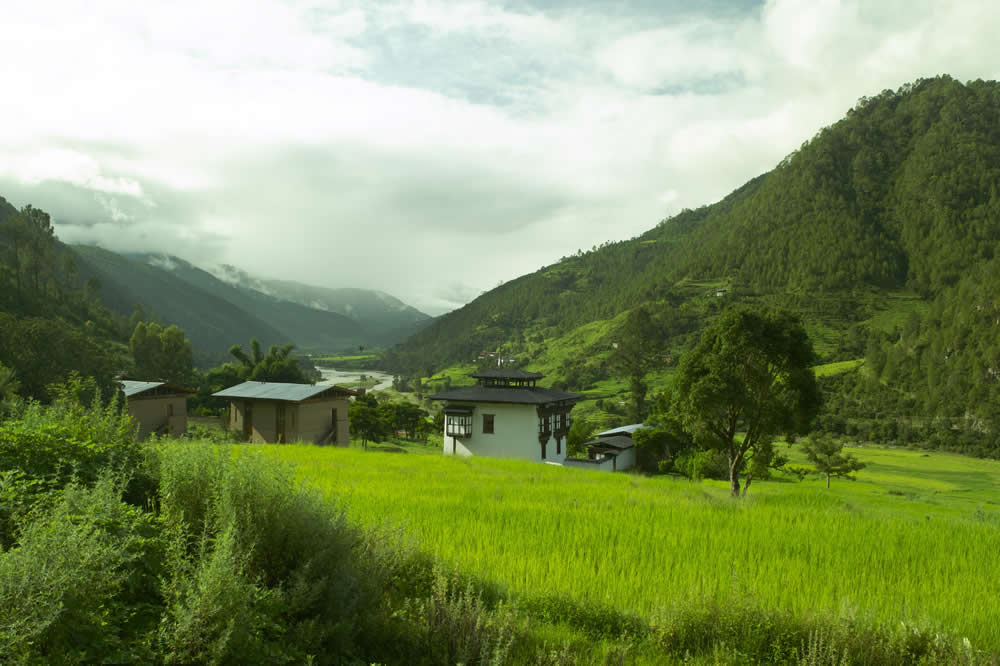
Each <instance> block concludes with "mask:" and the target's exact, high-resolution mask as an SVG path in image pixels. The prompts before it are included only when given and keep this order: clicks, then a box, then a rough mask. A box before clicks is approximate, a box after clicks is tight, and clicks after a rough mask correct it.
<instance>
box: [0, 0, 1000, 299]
mask: <svg viewBox="0 0 1000 666" xmlns="http://www.w3.org/2000/svg"><path fill="white" fill-rule="evenodd" d="M610 7H611V6H610V5H609V6H606V7H605V6H601V5H590V6H589V7H584V6H581V7H578V8H570V9H565V8H563V9H560V10H558V11H557V10H554V9H548V8H546V7H543V6H535V7H531V6H523V7H521V8H520V9H518V10H513V9H510V8H509V7H505V6H503V5H501V4H499V3H495V2H488V1H486V0H478V1H467V2H460V3H453V2H444V1H443V0H398V1H395V2H386V3H360V2H353V1H350V2H348V1H345V2H332V1H331V2H325V1H321V0H310V1H307V0H294V1H293V0H289V1H288V2H282V1H279V0H266V1H262V2H255V3H253V5H252V6H250V5H247V4H246V3H241V2H236V1H235V0H214V1H211V2H193V0H182V1H175V0H171V1H166V0H157V1H155V2H142V3H135V2H126V1H124V0H122V1H120V2H113V1H103V2H94V3H83V4H81V3H77V2H75V0H64V1H62V2H56V1H54V0H53V1H51V2H36V3H15V4H14V5H12V6H11V7H9V8H5V13H4V21H3V24H2V25H0V79H2V80H3V81H4V82H5V91H6V99H8V100H10V103H8V104H5V105H4V110H3V114H2V116H3V117H2V119H3V122H0V155H3V157H2V158H0V195H3V196H7V198H8V199H11V200H12V201H14V200H15V198H19V199H20V200H18V201H15V203H17V204H18V205H23V204H24V203H28V202H30V203H33V204H34V205H36V206H39V207H42V208H45V209H46V210H50V212H53V214H54V215H56V219H57V222H59V227H58V229H59V233H60V235H61V236H64V237H67V239H71V240H93V239H100V240H102V241H104V242H105V243H106V244H109V245H111V244H114V246H115V247H117V248H119V249H137V250H138V249H149V250H159V249H160V247H157V246H162V245H163V239H164V237H165V235H167V236H169V237H170V238H176V239H177V243H176V244H175V245H173V246H174V247H177V248H179V249H178V250H177V252H178V253H181V254H183V255H184V256H186V257H187V258H190V259H192V260H195V261H203V262H206V263H231V264H234V265H237V266H240V267H242V268H245V269H248V270H250V271H251V272H260V273H263V274H266V275H269V276H274V277H285V278H291V279H299V280H303V281H307V282H313V283H318V284H325V285H328V286H371V287H376V288H379V289H382V290H384V291H386V292H389V293H392V294H395V295H397V296H400V297H402V298H404V299H405V300H408V301H410V302H413V303H415V304H416V305H418V306H421V305H422V306H424V307H428V308H430V309H433V310H435V311H438V310H439V309H440V308H441V307H443V306H444V304H446V303H447V304H454V303H456V302H458V301H456V300H455V299H458V300H461V299H463V298H468V297H469V296H470V295H474V294H476V293H478V291H479V290H481V289H484V288H489V287H491V286H494V285H495V284H496V283H497V282H498V281H500V280H506V279H510V278H512V277H515V276H516V275H518V274H521V273H524V272H527V271H530V270H533V269H535V268H537V267H538V266H539V265H541V264H546V263H551V262H552V261H554V260H555V259H557V258H558V257H560V256H562V255H567V254H571V253H573V252H575V250H576V249H577V248H586V247H590V246H592V245H595V244H600V243H601V242H603V241H605V240H609V239H621V238H626V237H629V236H632V235H634V234H637V233H640V232H641V231H643V230H645V229H647V228H649V227H651V226H653V225H654V224H655V223H656V222H657V221H658V220H660V219H662V218H663V217H665V216H666V215H668V214H671V213H673V212H676V211H677V210H679V209H680V208H683V207H694V206H698V205H701V204H704V203H708V202H710V201H713V200H715V199H718V198H720V197H721V196H724V195H725V194H726V193H727V192H729V191H730V190H732V189H733V188H735V187H737V186H739V185H740V184H742V182H744V181H745V180H746V179H748V178H751V177H753V176H755V175H757V174H758V173H760V172H762V171H765V170H767V169H769V168H771V167H772V166H773V165H774V164H776V163H777V162H778V161H779V160H780V159H781V158H782V157H783V156H785V155H786V154H787V153H789V152H790V151H792V150H794V149H795V148H797V147H798V146H799V145H800V144H801V143H802V142H803V141H804V140H805V139H807V138H809V137H810V136H811V135H813V134H814V133H815V132H816V131H817V130H818V129H819V128H820V127H822V126H824V125H827V124H829V123H831V122H834V121H835V120H837V119H838V118H840V117H841V116H842V115H843V114H844V112H845V111H846V110H847V109H848V108H849V107H850V106H851V105H853V103H854V101H855V100H856V99H857V98H858V97H861V96H863V95H872V94H877V93H878V92H880V91H881V90H882V89H884V88H895V87H897V86H899V85H901V84H903V83H905V82H908V81H911V80H913V79H915V78H917V77H920V76H933V75H935V74H938V73H943V72H947V73H951V74H952V75H954V76H956V77H957V78H959V79H969V78H980V77H982V78H995V77H997V76H998V74H1000V54H998V52H997V51H996V49H995V48H994V45H993V42H994V41H995V35H996V34H1000V18H998V15H997V13H996V12H995V11H994V7H993V5H992V3H989V2H986V1H985V0H984V1H974V0H965V1H961V0H960V1H958V2H952V3H946V4H942V3H937V2H931V1H929V0H928V1H925V2H916V3H914V2H903V0H892V1H888V0H887V2H880V3H867V2H861V1H860V0H843V1H839V2H838V1H836V0H816V1H813V0H808V1H807V0H768V1H767V2H766V3H764V4H763V5H761V6H758V7H756V8H751V9H749V10H741V9H738V8H734V9H733V10H732V11H727V12H724V13H721V14H718V15H712V14H707V13H704V12H702V13H697V12H690V11H688V12H681V13H677V12H673V13H671V12H669V11H667V10H666V9H665V10H664V11H663V12H662V14H661V15H656V14H650V13H647V14H644V15H642V16H640V15H638V14H631V13H629V12H628V11H626V10H623V9H621V8H616V9H614V10H612V9H611V8H610ZM32 188H34V189H32ZM60 188H61V189H60ZM33 192H34V194H32V193H33ZM86 193H89V195H87V196H84V195H85V194H86ZM15 195H16V197H15ZM43 195H44V197H47V199H43V198H40V197H41V196H43ZM144 244H145V245H147V246H148V245H152V247H144ZM456 284H458V285H463V287H462V288H457V287H455V285H456Z"/></svg>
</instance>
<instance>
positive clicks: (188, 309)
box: [72, 245, 292, 365]
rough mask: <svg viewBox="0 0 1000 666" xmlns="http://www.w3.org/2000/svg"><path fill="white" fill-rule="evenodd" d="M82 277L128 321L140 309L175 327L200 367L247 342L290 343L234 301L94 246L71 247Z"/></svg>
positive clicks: (288, 339)
mask: <svg viewBox="0 0 1000 666" xmlns="http://www.w3.org/2000/svg"><path fill="white" fill-rule="evenodd" d="M72 250H73V252H74V253H75V255H76V257H77V263H78V266H79V271H80V275H81V276H82V277H84V278H85V279H94V280H96V283H97V284H98V285H99V294H100V297H101V300H102V301H103V302H104V303H105V304H107V306H108V307H109V308H111V309H112V310H115V311H116V312H119V313H121V314H123V315H125V316H129V315H131V314H132V313H133V311H134V310H135V308H136V306H137V305H138V306H140V307H141V308H142V309H143V310H144V312H145V313H146V314H147V315H150V316H155V317H156V318H158V319H160V320H161V321H162V322H163V323H165V324H177V325H178V326H180V327H181V328H182V329H183V330H184V332H185V333H186V334H187V336H188V338H189V339H190V340H191V342H192V344H193V345H194V347H195V353H196V358H197V359H198V361H199V364H201V365H211V364H214V363H216V362H218V361H221V360H225V359H226V358H227V357H228V350H229V347H230V346H231V345H233V344H235V343H238V342H242V341H244V340H247V339H249V338H252V337H254V338H257V339H259V340H260V342H261V343H262V344H263V345H264V346H265V347H267V346H270V345H276V344H285V343H289V342H292V338H291V337H290V336H288V335H287V334H285V333H283V332H282V331H280V330H278V328H277V327H275V326H272V325H271V324H270V323H269V322H266V321H264V319H263V318H261V317H259V316H257V315H256V314H255V313H252V312H251V311H247V310H245V309H243V308H241V307H239V306H237V305H234V304H233V303H231V302H230V301H228V300H226V299H224V298H221V297H219V296H218V295H216V294H212V293H209V292H207V291H205V290H203V289H199V288H197V287H193V286H192V285H191V284H190V283H188V282H186V281H184V280H182V279H181V278H180V277H178V276H176V275H174V274H173V273H172V272H170V271H165V270H163V269H160V268H156V267H154V266H149V265H147V264H145V263H143V262H140V261H135V260H134V259H129V258H127V257H124V256H122V255H120V254H116V253H114V252H111V251H109V250H104V249H101V248H98V247H95V246H90V245H77V246H73V247H72Z"/></svg>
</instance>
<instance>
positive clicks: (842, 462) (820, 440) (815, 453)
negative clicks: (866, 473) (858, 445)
mask: <svg viewBox="0 0 1000 666" xmlns="http://www.w3.org/2000/svg"><path fill="white" fill-rule="evenodd" d="M843 449H844V444H843V442H840V441H838V440H835V439H833V438H832V437H812V438H810V441H808V442H805V443H803V444H802V450H803V451H804V452H805V454H806V458H808V459H809V462H811V463H812V464H813V465H814V466H815V467H816V471H817V472H819V473H820V474H825V475H826V487H827V488H829V487H830V477H831V476H842V477H845V478H848V479H850V480H852V481H853V480H854V477H852V476H851V472H857V471H858V470H861V469H864V468H865V464H864V463H863V462H861V461H860V460H858V459H857V458H856V457H854V456H853V455H851V454H850V453H844V452H843Z"/></svg>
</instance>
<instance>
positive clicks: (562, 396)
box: [430, 386, 583, 405]
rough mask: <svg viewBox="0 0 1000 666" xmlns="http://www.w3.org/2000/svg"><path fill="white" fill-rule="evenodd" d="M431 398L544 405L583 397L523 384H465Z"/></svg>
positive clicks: (572, 400) (574, 400)
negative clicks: (522, 385)
mask: <svg viewBox="0 0 1000 666" xmlns="http://www.w3.org/2000/svg"><path fill="white" fill-rule="evenodd" d="M430 398H431V400H450V401H455V402H509V403H518V404H527V405H544V404H546V403H549V402H576V401H577V400H580V399H581V398H583V396H582V395H579V394H577V393H566V392H565V391H557V390H556V389H547V388H541V387H538V386H525V387H522V388H513V387H508V386H465V387H462V388H457V389H452V390H451V391H444V392H443V393H435V394H434V395H432V396H431V397H430Z"/></svg>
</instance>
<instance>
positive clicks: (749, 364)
mask: <svg viewBox="0 0 1000 666" xmlns="http://www.w3.org/2000/svg"><path fill="white" fill-rule="evenodd" d="M813 356H814V354H813V348H812V343H811V342H810V341H809V336H808V335H806V332H805V329H804V328H803V327H802V323H801V322H800V321H799V319H798V318H797V317H796V316H795V315H793V314H791V313H789V312H785V311H782V310H772V309H767V310H752V309H750V308H746V307H738V308H730V309H728V310H726V311H724V312H723V313H722V314H721V315H720V316H719V317H718V318H717V319H716V320H715V321H714V322H712V324H711V325H709V327H708V328H706V329H705V330H704V332H703V333H702V335H701V338H700V339H699V340H698V344H697V345H695V347H694V349H693V350H692V351H691V352H690V353H688V354H687V355H685V357H684V358H683V360H682V361H681V365H680V368H679V370H678V373H677V377H676V379H675V381H674V391H673V395H674V402H673V405H672V412H673V414H674V415H675V417H676V418H677V419H678V420H679V421H680V422H681V423H682V424H683V425H684V427H685V428H686V429H687V430H688V431H689V432H691V433H692V434H693V435H694V437H695V441H696V442H697V443H698V444H699V445H701V446H703V447H705V448H712V449H718V450H721V451H723V452H725V453H726V455H727V457H728V460H729V486H730V493H731V494H732V495H733V496H734V497H736V496H738V495H739V493H740V474H741V473H742V471H743V469H744V466H745V465H746V463H747V462H748V460H749V459H750V458H751V457H753V456H755V455H756V456H765V457H766V456H767V455H769V454H770V452H771V451H773V449H772V448H771V446H770V444H771V441H772V440H773V438H774V436H775V435H777V434H779V433H789V434H791V433H805V432H807V431H808V428H809V425H810V423H811V421H812V419H813V418H814V417H815V415H816V413H817V411H818V409H819V403H820V398H819V389H818V388H817V386H816V377H815V375H814V374H813V371H812V369H811V367H810V365H811V362H812V360H813ZM741 435H742V436H741ZM751 480H752V476H749V477H748V478H747V487H749V485H750V482H751Z"/></svg>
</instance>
